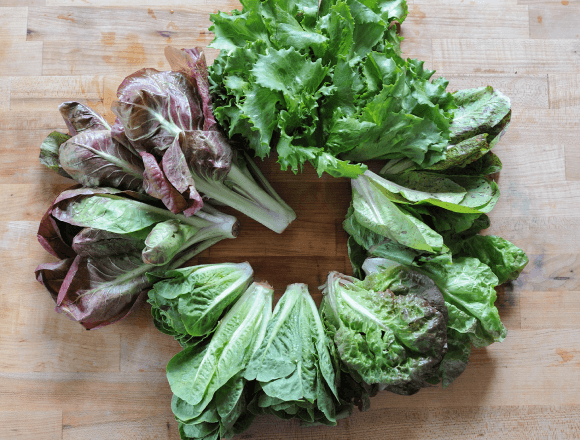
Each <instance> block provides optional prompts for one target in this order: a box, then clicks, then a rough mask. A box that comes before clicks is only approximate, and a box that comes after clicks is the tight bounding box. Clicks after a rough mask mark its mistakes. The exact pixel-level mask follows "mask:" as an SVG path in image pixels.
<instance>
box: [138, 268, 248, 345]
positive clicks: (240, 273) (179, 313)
mask: <svg viewBox="0 0 580 440" xmlns="http://www.w3.org/2000/svg"><path fill="white" fill-rule="evenodd" d="M252 276H253V270H252V268H251V267H250V265H249V264H248V263H240V264H234V263H223V264H207V265H199V266H191V267H187V268H183V269H175V270H171V271H167V272H165V273H162V274H161V273H153V274H150V281H153V282H154V283H155V284H154V286H153V289H151V290H150V291H149V303H150V304H151V305H152V314H153V316H154V317H155V324H156V326H157V328H158V329H160V330H161V331H163V332H164V333H167V332H165V331H164V330H163V329H166V328H167V329H169V330H170V332H169V334H173V335H183V334H186V335H190V336H196V337H200V336H204V335H207V334H209V333H210V332H211V331H212V330H213V329H214V327H215V326H216V324H217V322H218V320H219V319H220V317H221V315H222V312H223V311H224V310H225V309H226V308H227V307H228V306H230V305H231V304H233V303H234V302H235V301H236V300H237V299H238V298H239V297H240V296H241V295H242V293H243V292H244V291H245V290H246V289H247V288H248V286H249V284H250V283H251V282H252Z"/></svg>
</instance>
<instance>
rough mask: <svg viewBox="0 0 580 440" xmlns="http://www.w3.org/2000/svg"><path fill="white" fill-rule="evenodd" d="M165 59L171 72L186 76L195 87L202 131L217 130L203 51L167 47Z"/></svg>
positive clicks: (197, 48)
mask: <svg viewBox="0 0 580 440" xmlns="http://www.w3.org/2000/svg"><path fill="white" fill-rule="evenodd" d="M165 58H167V61H168V62H169V65H170V66H171V69H172V70H174V71H177V72H181V73H183V74H185V75H187V76H188V78H189V79H190V80H191V81H192V82H194V83H195V84H196V85H197V91H198V93H199V96H200V97H201V100H202V108H203V117H204V121H203V130H205V131H213V130H217V129H218V124H217V122H216V120H215V116H214V114H213V106H212V103H211V94H210V91H209V79H208V77H209V73H208V70H207V63H206V60H205V54H204V53H203V50H202V49H201V48H200V47H195V48H193V49H181V50H178V49H176V48H174V47H171V46H167V47H166V48H165Z"/></svg>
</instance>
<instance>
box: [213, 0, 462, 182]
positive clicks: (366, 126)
mask: <svg viewBox="0 0 580 440" xmlns="http://www.w3.org/2000/svg"><path fill="white" fill-rule="evenodd" d="M241 4H242V5H243V9H242V10H241V11H238V10H234V11H232V12H231V15H228V14H226V13H218V14H214V15H212V16H211V19H212V21H213V26H212V27H211V28H210V30H213V32H214V33H215V39H214V41H213V42H212V43H211V47H214V48H217V49H220V50H221V53H220V55H219V57H218V58H217V59H216V61H215V62H214V64H213V65H212V66H211V70H210V83H211V90H212V92H213V94H214V99H215V101H214V102H215V114H216V117H217V119H218V120H219V122H220V123H221V124H222V125H223V126H224V127H225V128H226V129H227V130H228V134H229V136H230V137H231V136H234V135H240V136H242V137H243V138H244V139H245V140H246V142H247V145H248V148H250V149H252V150H254V151H255V154H256V155H258V156H260V157H264V156H266V155H268V153H269V152H270V150H271V149H272V148H274V149H275V150H276V151H277V153H278V162H279V163H280V165H281V167H282V169H287V168H288V167H289V168H290V169H292V170H293V171H294V172H297V171H298V170H299V169H301V168H302V165H303V164H304V163H305V162H310V163H312V165H313V166H314V168H316V170H317V171H318V173H319V174H322V173H324V172H326V173H328V174H331V175H333V176H337V177H339V176H340V177H351V178H353V177H356V176H357V175H359V174H361V173H363V172H364V171H365V170H366V166H365V165H364V164H361V163H350V162H349V160H353V161H357V162H361V161H364V160H369V159H393V158H401V157H403V158H408V159H410V160H412V161H413V163H415V164H417V165H419V166H430V165H433V164H434V163H436V162H438V161H440V160H442V159H443V158H444V157H445V151H446V148H447V145H448V143H449V136H450V129H449V125H450V123H451V120H452V118H453V115H452V113H451V110H452V109H454V108H455V102H454V98H453V96H452V95H451V94H450V93H448V92H447V91H446V90H445V89H446V87H447V84H448V82H447V81H445V80H444V79H442V78H438V79H435V80H433V81H429V79H430V78H431V76H432V75H433V73H434V71H431V70H426V69H424V68H423V62H421V61H417V60H404V59H403V58H402V57H401V49H400V40H401V38H400V37H398V36H397V34H396V26H395V22H399V23H401V22H402V21H403V20H404V19H405V17H406V16H407V12H408V11H407V6H406V2H405V1H404V0H361V1H359V0H322V1H321V2H320V6H319V2H318V0H294V1H281V0H266V1H260V0H242V1H241Z"/></svg>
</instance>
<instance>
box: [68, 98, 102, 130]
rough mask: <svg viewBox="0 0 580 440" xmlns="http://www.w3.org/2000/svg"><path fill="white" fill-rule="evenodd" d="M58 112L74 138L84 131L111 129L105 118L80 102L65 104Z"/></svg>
mask: <svg viewBox="0 0 580 440" xmlns="http://www.w3.org/2000/svg"><path fill="white" fill-rule="evenodd" d="M58 110H59V111H60V114H61V115H62V118H63V119H64V122H65V123H66V126H67V128H68V129H69V132H70V134H71V135H72V136H75V135H77V134H78V133H81V132H83V131H93V130H110V129H111V126H110V125H109V123H108V122H107V121H106V120H105V118H103V117H102V116H101V115H99V114H98V113H97V112H95V111H94V110H92V109H90V108H89V107H87V106H86V105H84V104H81V103H80V102H76V101H67V102H63V103H62V104H61V105H59V106H58Z"/></svg>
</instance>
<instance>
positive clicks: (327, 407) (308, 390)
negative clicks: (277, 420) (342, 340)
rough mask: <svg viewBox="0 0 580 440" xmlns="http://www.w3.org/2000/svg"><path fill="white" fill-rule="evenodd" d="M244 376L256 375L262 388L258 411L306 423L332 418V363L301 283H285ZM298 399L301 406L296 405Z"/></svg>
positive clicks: (335, 393)
mask: <svg viewBox="0 0 580 440" xmlns="http://www.w3.org/2000/svg"><path fill="white" fill-rule="evenodd" d="M244 377H245V378H246V379H247V380H254V379H255V380H257V381H258V382H259V384H260V389H261V392H263V393H264V394H265V396H263V395H262V394H261V393H259V394H258V397H257V398H258V399H259V402H260V403H259V406H260V407H261V408H262V409H261V412H263V413H267V412H272V413H275V414H277V415H279V416H280V415H282V416H283V417H284V418H291V417H294V416H296V417H298V418H300V419H302V420H303V421H306V422H308V423H313V422H315V421H316V422H318V423H324V424H327V425H334V424H336V418H335V406H334V405H335V403H336V402H337V400H336V399H338V391H337V389H336V384H335V382H336V377H335V371H334V366H333V362H332V360H331V355H330V353H329V351H328V343H327V340H326V336H325V333H324V329H323V326H322V322H321V321H320V317H319V315H318V311H317V309H316V305H315V304H314V301H313V300H312V298H311V297H310V294H309V293H308V288H307V286H306V285H305V284H292V285H290V286H288V287H287V288H286V291H285V293H284V295H283V296H282V298H281V299H280V301H279V302H278V303H277V304H276V308H275V309H274V313H273V315H272V318H271V320H270V322H269V323H268V327H267V329H266V335H265V337H264V339H263V341H262V344H261V345H260V347H259V348H258V349H257V350H256V351H255V353H254V355H253V357H252V359H251V360H250V362H249V364H248V366H247V367H246V370H245V373H244ZM266 396H267V397H266ZM333 396H334V398H333ZM302 405H305V407H306V409H307V411H306V412H303V411H299V410H297V408H298V407H302Z"/></svg>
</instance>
